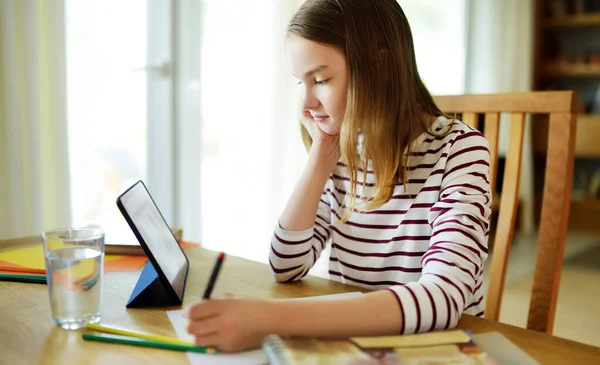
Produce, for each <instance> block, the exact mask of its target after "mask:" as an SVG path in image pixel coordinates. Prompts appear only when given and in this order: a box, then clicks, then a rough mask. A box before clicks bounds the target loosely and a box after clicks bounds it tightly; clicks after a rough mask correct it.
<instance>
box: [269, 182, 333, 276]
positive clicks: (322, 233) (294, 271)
mask: <svg viewBox="0 0 600 365" xmlns="http://www.w3.org/2000/svg"><path fill="white" fill-rule="evenodd" d="M330 211H331V206H330V204H329V202H328V196H327V189H324V191H323V194H322V195H321V200H320V201H319V206H318V209H317V216H316V218H315V224H314V225H313V226H312V227H311V228H309V229H307V230H304V231H287V230H285V229H283V228H281V226H280V225H279V224H277V226H276V227H275V232H274V234H273V237H272V238H271V250H270V253H269V264H270V267H271V272H272V273H273V276H274V277H275V279H276V280H277V281H279V282H289V281H296V280H300V279H302V278H303V277H304V276H306V274H308V271H309V270H310V269H311V268H312V267H313V265H314V264H315V262H317V259H318V258H319V257H320V256H321V252H322V251H323V250H324V249H325V247H326V245H327V244H328V241H329V237H330V235H331V231H330V228H329V224H330V223H331V218H330V217H331V213H330Z"/></svg>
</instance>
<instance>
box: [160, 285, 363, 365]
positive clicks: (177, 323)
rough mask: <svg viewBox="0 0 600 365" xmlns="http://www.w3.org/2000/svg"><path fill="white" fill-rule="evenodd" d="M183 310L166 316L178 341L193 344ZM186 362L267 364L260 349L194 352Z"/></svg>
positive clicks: (336, 296) (338, 296)
mask: <svg viewBox="0 0 600 365" xmlns="http://www.w3.org/2000/svg"><path fill="white" fill-rule="evenodd" d="M361 294H362V293H360V292H351V293H343V294H331V295H322V296H317V297H306V298H297V299H282V300H328V299H343V298H351V297H355V296H358V295H361ZM183 314H184V310H183V309H181V310H174V311H167V316H168V317H169V320H170V321H171V324H172V325H173V328H174V329H175V333H176V334H177V337H178V338H179V339H180V340H184V341H190V342H194V336H192V335H190V334H189V333H187V331H186V330H185V327H186V325H187V319H186V318H184V317H183ZM187 356H188V360H189V361H190V364H191V365H201V364H214V365H221V364H223V365H262V364H267V363H268V360H267V356H266V355H265V353H264V352H263V350H262V349H257V350H252V351H245V352H240V353H237V354H216V355H208V354H200V353H196V352H188V353H187Z"/></svg>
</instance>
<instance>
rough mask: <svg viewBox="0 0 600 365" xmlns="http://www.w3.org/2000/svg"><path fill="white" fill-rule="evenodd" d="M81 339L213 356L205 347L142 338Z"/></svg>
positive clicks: (105, 336) (95, 336) (100, 336)
mask: <svg viewBox="0 0 600 365" xmlns="http://www.w3.org/2000/svg"><path fill="white" fill-rule="evenodd" d="M81 337H82V338H83V339H84V340H86V341H100V342H110V343H118V344H123V345H134V346H146V347H155V348H160V349H167V350H176V351H191V352H200V353H203V354H211V353H213V354H214V353H215V351H214V350H213V349H207V348H206V347H200V346H189V345H178V344H174V343H167V342H158V341H151V340H146V339H143V338H136V337H129V336H120V335H111V334H106V333H98V334H96V333H84V334H82V335H81Z"/></svg>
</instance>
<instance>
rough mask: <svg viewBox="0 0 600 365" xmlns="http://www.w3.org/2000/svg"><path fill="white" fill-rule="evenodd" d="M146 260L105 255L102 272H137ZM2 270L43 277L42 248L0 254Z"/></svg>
mask: <svg viewBox="0 0 600 365" xmlns="http://www.w3.org/2000/svg"><path fill="white" fill-rule="evenodd" d="M146 260H147V258H146V257H145V256H122V255H105V256H104V272H113V271H137V270H139V269H140V268H141V267H142V266H144V264H145V263H146ZM3 269H5V270H6V271H18V272H28V273H31V274H41V275H45V273H46V263H45V262H44V247H43V246H42V245H36V246H31V247H26V248H20V249H17V250H11V251H5V252H0V271H3Z"/></svg>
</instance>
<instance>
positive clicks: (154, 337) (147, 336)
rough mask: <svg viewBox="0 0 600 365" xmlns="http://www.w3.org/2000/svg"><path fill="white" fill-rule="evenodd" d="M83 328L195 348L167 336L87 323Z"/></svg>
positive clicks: (187, 342) (190, 344) (191, 343)
mask: <svg viewBox="0 0 600 365" xmlns="http://www.w3.org/2000/svg"><path fill="white" fill-rule="evenodd" d="M85 328H87V329H88V330H92V331H98V332H104V333H111V334H113V335H121V336H130V337H137V338H143V339H146V340H150V341H156V342H164V343H171V344H174V345H182V346H195V345H194V343H193V342H189V341H183V340H179V339H177V338H173V337H168V336H160V335H153V334H150V333H144V332H134V331H130V330H126V329H123V328H120V327H115V326H106V325H100V324H96V323H88V324H87V325H86V326H85Z"/></svg>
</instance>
